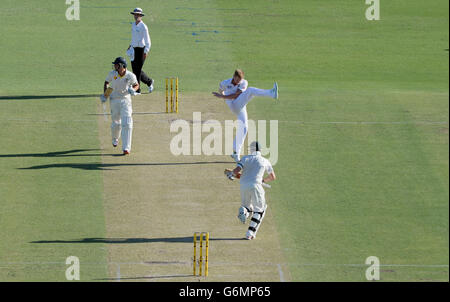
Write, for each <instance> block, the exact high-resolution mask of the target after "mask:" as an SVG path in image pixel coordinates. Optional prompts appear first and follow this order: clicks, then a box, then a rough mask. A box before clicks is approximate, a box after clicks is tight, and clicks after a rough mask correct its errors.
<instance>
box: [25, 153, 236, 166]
mask: <svg viewBox="0 0 450 302" xmlns="http://www.w3.org/2000/svg"><path fill="white" fill-rule="evenodd" d="M112 156H123V155H122V154H114V155H112ZM229 163H231V162H227V161H211V162H207V161H202V162H185V163H180V162H178V163H142V164H133V163H130V164H103V163H82V164H77V163H74V164H72V163H67V164H48V165H39V166H31V167H27V168H18V169H19V170H40V169H50V168H72V169H81V170H117V169H112V168H114V167H126V166H128V167H135V166H181V165H208V164H229ZM233 163H234V162H233Z"/></svg>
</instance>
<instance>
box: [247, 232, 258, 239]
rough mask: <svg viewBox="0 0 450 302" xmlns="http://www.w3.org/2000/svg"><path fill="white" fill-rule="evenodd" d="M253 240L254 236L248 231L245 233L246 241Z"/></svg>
mask: <svg viewBox="0 0 450 302" xmlns="http://www.w3.org/2000/svg"><path fill="white" fill-rule="evenodd" d="M255 238H256V235H255V234H253V233H252V232H250V231H247V233H246V234H245V239H247V240H253V239H255Z"/></svg>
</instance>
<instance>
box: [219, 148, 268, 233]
mask: <svg viewBox="0 0 450 302" xmlns="http://www.w3.org/2000/svg"><path fill="white" fill-rule="evenodd" d="M249 149H250V150H249V151H250V153H251V154H249V155H245V156H243V157H242V159H241V160H240V161H239V162H238V163H237V166H236V168H235V169H234V170H229V169H226V170H225V174H226V176H227V177H228V179H229V180H234V179H236V178H237V179H240V187H241V188H240V189H241V207H240V208H239V214H238V218H239V220H240V221H241V222H242V223H243V224H245V223H246V222H247V219H248V218H249V217H250V215H252V218H251V220H250V224H249V227H248V230H247V233H246V234H245V239H247V240H252V239H255V237H256V233H257V232H258V229H259V227H260V226H261V222H262V220H263V219H264V216H265V214H266V211H267V204H266V199H265V192H264V188H263V185H265V186H269V185H268V184H267V183H268V182H271V181H273V180H275V179H276V176H275V172H274V170H273V168H272V165H271V164H270V162H269V160H267V159H266V158H264V157H262V155H261V152H260V146H259V143H258V142H256V141H255V142H252V143H251V144H250V148H249ZM266 172H267V174H268V175H267V176H266V177H264V175H265V173H266ZM269 187H270V186H269Z"/></svg>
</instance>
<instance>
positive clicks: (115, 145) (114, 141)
mask: <svg viewBox="0 0 450 302" xmlns="http://www.w3.org/2000/svg"><path fill="white" fill-rule="evenodd" d="M118 144H119V140H118V139H113V141H112V145H113V147H114V148H115V147H117V145H118Z"/></svg>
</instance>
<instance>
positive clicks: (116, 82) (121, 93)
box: [105, 70, 138, 100]
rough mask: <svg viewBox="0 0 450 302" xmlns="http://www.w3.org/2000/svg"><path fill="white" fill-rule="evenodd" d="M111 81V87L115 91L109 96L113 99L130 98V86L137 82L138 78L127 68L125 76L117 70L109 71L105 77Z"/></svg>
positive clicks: (107, 80)
mask: <svg viewBox="0 0 450 302" xmlns="http://www.w3.org/2000/svg"><path fill="white" fill-rule="evenodd" d="M105 81H106V82H108V83H109V87H111V88H112V89H113V92H112V93H111V95H110V96H109V97H110V99H111V100H116V99H124V98H127V99H130V100H131V97H130V93H129V92H128V87H130V86H133V85H135V84H137V83H138V82H137V78H136V76H135V75H134V73H132V72H131V71H129V70H127V71H126V72H125V74H124V75H123V77H121V76H120V75H119V73H118V72H117V71H116V70H112V71H110V72H109V74H108V76H107V77H106V79H105Z"/></svg>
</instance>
